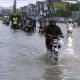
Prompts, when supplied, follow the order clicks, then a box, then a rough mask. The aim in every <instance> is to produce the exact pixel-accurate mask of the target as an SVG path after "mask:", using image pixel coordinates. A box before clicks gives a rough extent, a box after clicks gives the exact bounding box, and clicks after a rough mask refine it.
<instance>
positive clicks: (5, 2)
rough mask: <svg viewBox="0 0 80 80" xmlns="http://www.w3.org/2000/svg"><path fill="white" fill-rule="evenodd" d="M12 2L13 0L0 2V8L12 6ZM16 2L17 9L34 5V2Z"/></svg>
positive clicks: (30, 0) (19, 0) (25, 0)
mask: <svg viewBox="0 0 80 80" xmlns="http://www.w3.org/2000/svg"><path fill="white" fill-rule="evenodd" d="M13 1H14V0H0V6H1V7H10V6H13ZM16 1H17V8H19V7H22V6H26V5H28V4H29V3H36V0H16ZM38 1H43V0H38Z"/></svg>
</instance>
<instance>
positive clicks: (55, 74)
mask: <svg viewBox="0 0 80 80" xmlns="http://www.w3.org/2000/svg"><path fill="white" fill-rule="evenodd" d="M62 74H63V72H62V71H61V70H60V67H59V66H54V67H48V68H46V69H45V76H44V78H45V80H62V76H61V75H62Z"/></svg>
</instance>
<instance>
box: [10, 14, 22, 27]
mask: <svg viewBox="0 0 80 80" xmlns="http://www.w3.org/2000/svg"><path fill="white" fill-rule="evenodd" d="M9 17H10V20H11V23H12V24H11V28H12V27H13V18H14V17H15V13H9ZM16 17H17V18H18V22H19V19H20V17H21V14H20V13H16Z"/></svg>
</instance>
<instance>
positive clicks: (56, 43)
mask: <svg viewBox="0 0 80 80" xmlns="http://www.w3.org/2000/svg"><path fill="white" fill-rule="evenodd" d="M49 36H50V38H51V41H50V47H51V49H50V53H49V56H50V57H51V58H52V60H53V61H54V62H55V64H57V62H58V51H59V48H60V47H61V44H60V38H61V37H62V36H56V35H49Z"/></svg>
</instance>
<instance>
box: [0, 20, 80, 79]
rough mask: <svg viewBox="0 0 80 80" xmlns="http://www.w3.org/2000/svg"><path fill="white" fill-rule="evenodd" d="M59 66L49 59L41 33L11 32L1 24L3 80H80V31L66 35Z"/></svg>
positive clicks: (79, 29) (0, 57)
mask: <svg viewBox="0 0 80 80" xmlns="http://www.w3.org/2000/svg"><path fill="white" fill-rule="evenodd" d="M58 25H59V26H60V27H61V29H62V31H63V33H64V39H62V40H63V41H64V45H63V47H62V48H61V49H60V51H59V62H58V65H54V64H53V62H52V61H51V60H50V59H49V58H46V56H45V54H46V47H45V39H44V37H43V35H40V34H39V33H38V29H37V31H36V32H34V33H26V32H23V31H21V30H13V29H10V26H6V25H3V24H2V22H1V21H0V80H80V40H79V39H80V28H78V27H77V28H74V31H73V35H71V36H68V35H67V34H66V25H65V24H61V23H58Z"/></svg>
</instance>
